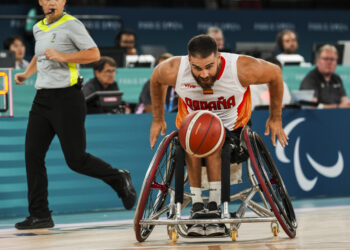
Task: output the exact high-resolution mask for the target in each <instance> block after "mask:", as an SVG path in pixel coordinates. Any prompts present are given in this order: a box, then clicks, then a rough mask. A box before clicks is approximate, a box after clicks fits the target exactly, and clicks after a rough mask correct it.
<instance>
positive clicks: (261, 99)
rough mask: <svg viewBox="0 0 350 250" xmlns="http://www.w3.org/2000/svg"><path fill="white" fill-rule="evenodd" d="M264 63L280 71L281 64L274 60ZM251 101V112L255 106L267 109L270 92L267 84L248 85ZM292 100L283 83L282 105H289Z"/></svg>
mask: <svg viewBox="0 0 350 250" xmlns="http://www.w3.org/2000/svg"><path fill="white" fill-rule="evenodd" d="M266 61H268V62H271V63H273V64H276V65H278V66H279V67H280V68H281V69H282V64H281V63H280V61H278V60H277V59H276V58H274V57H273V58H268V59H266ZM250 94H251V99H252V110H253V109H255V108H256V107H257V106H261V107H264V106H266V107H268V106H269V105H270V92H269V88H268V86H267V84H258V85H255V84H254V85H250ZM291 100H292V97H291V94H290V92H289V88H288V86H287V84H286V83H285V82H284V81H283V99H282V105H283V106H284V105H286V104H290V103H291Z"/></svg>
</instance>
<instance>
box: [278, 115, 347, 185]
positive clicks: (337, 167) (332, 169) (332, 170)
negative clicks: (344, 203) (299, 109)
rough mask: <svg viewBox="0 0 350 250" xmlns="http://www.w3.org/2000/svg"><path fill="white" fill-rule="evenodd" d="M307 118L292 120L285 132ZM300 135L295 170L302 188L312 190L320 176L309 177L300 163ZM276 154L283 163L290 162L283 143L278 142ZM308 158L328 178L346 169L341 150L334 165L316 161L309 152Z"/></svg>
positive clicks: (287, 132) (296, 150)
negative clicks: (325, 164)
mask: <svg viewBox="0 0 350 250" xmlns="http://www.w3.org/2000/svg"><path fill="white" fill-rule="evenodd" d="M304 121H305V118H298V119H295V120H293V121H291V122H290V123H289V124H287V126H285V128H284V132H285V133H286V135H287V136H288V135H289V134H290V133H291V132H292V130H293V129H294V128H295V127H296V126H297V125H298V124H300V123H302V122H304ZM299 147H300V137H298V138H297V140H296V143H295V147H294V156H293V160H294V172H295V175H296V178H297V182H298V184H299V186H300V187H301V189H302V190H304V191H310V190H311V189H313V187H314V186H315V185H316V182H317V179H318V177H317V176H316V177H314V178H312V179H308V178H307V177H306V176H305V175H304V173H303V170H302V168H301V164H300V151H299ZM276 156H277V159H278V160H279V161H281V162H283V163H290V160H289V159H288V158H287V156H286V154H285V152H284V148H283V147H282V146H281V144H280V143H279V142H278V143H277V146H276ZM306 158H307V160H308V162H309V163H310V165H311V166H312V167H313V168H314V169H315V170H316V171H317V172H318V173H320V174H321V175H323V176H325V177H328V178H335V177H338V176H339V175H340V174H341V173H342V171H343V169H344V160H343V156H342V154H341V152H340V151H338V160H337V162H336V163H335V164H334V165H333V166H324V165H321V164H320V163H318V162H316V161H315V160H314V159H313V158H312V157H311V156H310V155H309V154H308V153H306Z"/></svg>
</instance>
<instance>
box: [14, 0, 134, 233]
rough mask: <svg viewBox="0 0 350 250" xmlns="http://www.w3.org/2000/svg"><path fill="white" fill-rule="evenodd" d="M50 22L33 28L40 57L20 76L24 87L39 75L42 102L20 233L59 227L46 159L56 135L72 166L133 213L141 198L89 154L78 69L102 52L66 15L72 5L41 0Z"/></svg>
mask: <svg viewBox="0 0 350 250" xmlns="http://www.w3.org/2000/svg"><path fill="white" fill-rule="evenodd" d="M39 4H40V6H41V7H42V8H43V11H44V13H45V16H46V18H44V19H43V20H41V21H39V22H38V23H36V25H35V26H34V27H33V34H34V37H35V55H34V57H33V59H32V60H31V62H30V64H29V66H28V68H27V69H26V71H25V72H24V73H19V74H16V75H15V82H16V84H23V83H24V82H25V80H26V79H28V78H29V77H30V76H31V75H33V74H34V73H36V72H37V73H38V74H37V79H36V83H35V87H36V89H37V92H36V96H35V98H34V101H33V105H32V108H31V111H30V113H29V119H28V126H27V132H26V139H25V161H26V172H27V184H28V203H29V217H27V218H26V219H25V220H24V221H22V222H18V223H16V225H15V227H16V228H17V229H36V228H50V227H53V226H54V222H53V220H52V218H51V211H50V210H49V205H48V199H47V196H48V190H47V186H48V179H47V174H46V167H45V155H46V152H47V151H48V148H49V146H50V144H51V141H52V139H53V138H54V136H55V135H57V136H58V139H59V141H60V144H61V147H62V150H63V153H64V157H65V160H66V162H67V164H68V166H69V167H70V168H71V169H72V170H74V171H76V172H78V173H81V174H84V175H87V176H91V177H95V178H98V179H100V180H102V181H104V182H105V183H107V184H109V185H110V186H111V187H112V188H113V189H114V190H115V191H116V192H117V194H118V195H119V197H120V198H121V199H122V201H123V204H124V207H125V208H126V209H131V208H132V207H133V206H134V204H135V201H136V192H135V189H134V187H133V185H132V183H131V176H130V173H129V172H128V171H126V170H118V169H116V168H112V167H111V166H110V165H109V164H108V163H106V162H104V161H102V160H101V159H99V158H96V157H94V156H93V155H90V154H88V153H86V151H85V150H86V135H85V126H84V122H85V116H86V105H85V100H84V96H83V93H82V91H81V90H80V86H79V85H80V84H79V83H78V64H86V63H91V62H94V61H98V60H99V59H100V52H99V50H98V48H97V46H96V44H95V42H94V41H93V40H92V38H91V37H90V35H89V34H88V32H87V30H86V28H85V27H84V25H83V24H82V23H81V22H80V21H79V20H78V19H76V18H75V17H73V16H71V15H68V14H66V13H65V12H64V6H65V4H66V0H39Z"/></svg>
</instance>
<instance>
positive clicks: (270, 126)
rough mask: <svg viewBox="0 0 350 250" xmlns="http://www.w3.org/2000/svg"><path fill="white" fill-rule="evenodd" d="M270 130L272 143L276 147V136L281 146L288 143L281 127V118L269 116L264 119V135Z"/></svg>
mask: <svg viewBox="0 0 350 250" xmlns="http://www.w3.org/2000/svg"><path fill="white" fill-rule="evenodd" d="M270 131H271V141H272V145H273V146H274V147H276V136H277V139H278V141H279V142H280V143H281V145H282V147H285V146H287V145H288V139H289V138H288V136H287V135H286V134H285V133H284V131H283V128H282V119H281V118H271V117H269V118H268V119H267V121H266V126H265V135H269V134H270Z"/></svg>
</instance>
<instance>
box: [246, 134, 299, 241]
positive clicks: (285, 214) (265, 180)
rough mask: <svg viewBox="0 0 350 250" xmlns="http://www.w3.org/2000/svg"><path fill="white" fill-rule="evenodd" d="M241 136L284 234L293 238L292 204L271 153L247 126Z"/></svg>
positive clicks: (293, 217) (294, 219)
mask: <svg viewBox="0 0 350 250" xmlns="http://www.w3.org/2000/svg"><path fill="white" fill-rule="evenodd" d="M243 137H244V142H245V144H246V147H247V150H248V153H249V156H250V161H251V163H252V166H253V169H254V172H255V174H256V177H257V179H258V181H259V184H260V187H261V189H262V191H263V193H264V195H265V197H266V199H267V201H268V203H269V205H270V208H271V209H272V211H273V213H274V214H275V216H276V218H277V220H278V222H279V223H280V225H281V226H282V228H283V230H284V231H285V232H286V234H287V235H288V236H289V237H290V238H294V237H295V235H296V228H297V221H296V216H295V213H294V209H293V205H292V203H291V200H290V197H289V195H288V192H287V189H286V187H285V185H284V183H283V180H282V178H281V176H280V174H279V172H278V169H277V167H276V165H275V164H274V162H273V160H272V157H271V155H270V154H269V152H268V150H267V148H266V146H265V144H264V143H263V141H262V139H261V138H260V137H259V135H258V134H256V133H254V132H253V131H251V130H250V128H249V127H245V128H244V130H243ZM264 163H265V164H264ZM266 166H267V167H266ZM268 173H269V174H268ZM269 175H270V178H269ZM274 188H275V189H274ZM275 190H276V191H275Z"/></svg>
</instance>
